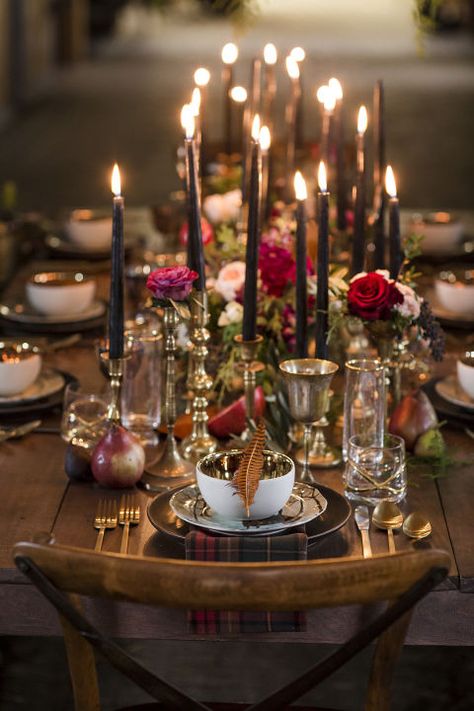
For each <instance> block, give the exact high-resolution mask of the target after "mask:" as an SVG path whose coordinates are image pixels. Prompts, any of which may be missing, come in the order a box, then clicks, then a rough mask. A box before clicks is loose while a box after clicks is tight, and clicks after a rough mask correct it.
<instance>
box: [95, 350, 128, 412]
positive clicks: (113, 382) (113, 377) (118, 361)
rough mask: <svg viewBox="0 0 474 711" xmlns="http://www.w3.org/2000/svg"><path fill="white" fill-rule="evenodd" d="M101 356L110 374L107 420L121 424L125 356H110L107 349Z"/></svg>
mask: <svg viewBox="0 0 474 711" xmlns="http://www.w3.org/2000/svg"><path fill="white" fill-rule="evenodd" d="M100 358H101V360H102V362H103V363H104V365H105V368H106V370H107V372H108V374H109V383H110V403H109V406H108V408H107V420H108V421H109V422H112V423H114V424H117V425H119V424H120V423H121V419H122V417H121V404H120V397H121V393H122V380H123V365H124V361H125V358H124V357H123V356H121V357H120V358H112V357H110V352H107V351H106V352H104V353H101V355H100Z"/></svg>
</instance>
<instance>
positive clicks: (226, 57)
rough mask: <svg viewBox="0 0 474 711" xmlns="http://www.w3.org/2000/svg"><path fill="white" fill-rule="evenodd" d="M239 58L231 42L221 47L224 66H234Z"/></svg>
mask: <svg viewBox="0 0 474 711" xmlns="http://www.w3.org/2000/svg"><path fill="white" fill-rule="evenodd" d="M238 56H239V49H238V47H237V45H236V44H234V43H233V42H227V44H225V45H224V46H223V47H222V52H221V57H222V61H223V62H224V64H234V62H235V61H236V59H237V57H238Z"/></svg>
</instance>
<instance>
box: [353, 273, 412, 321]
mask: <svg viewBox="0 0 474 711" xmlns="http://www.w3.org/2000/svg"><path fill="white" fill-rule="evenodd" d="M402 301H403V295H402V294H401V293H400V292H399V291H398V289H397V288H396V286H395V284H394V283H393V282H389V281H387V279H385V277H384V276H382V274H377V273H376V272H369V274H366V275H365V276H361V277H359V278H357V279H354V281H352V283H351V285H350V287H349V291H348V292H347V304H348V306H349V313H351V314H352V315H353V316H359V318H363V319H365V320H366V321H377V320H382V321H383V320H387V319H389V318H390V317H391V310H392V308H393V307H394V306H395V304H400V303H401V302H402Z"/></svg>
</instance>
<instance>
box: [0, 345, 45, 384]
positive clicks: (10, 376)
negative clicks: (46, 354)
mask: <svg viewBox="0 0 474 711" xmlns="http://www.w3.org/2000/svg"><path fill="white" fill-rule="evenodd" d="M41 364H42V359H41V356H40V355H39V354H38V353H36V352H35V351H34V349H33V346H31V345H30V344H29V343H27V342H18V343H11V342H10V343H6V342H3V341H0V397H10V396H11V395H18V394H19V393H21V392H23V391H24V390H26V389H27V388H29V387H30V385H33V383H34V382H35V380H36V378H37V377H38V375H39V374H40V371H41Z"/></svg>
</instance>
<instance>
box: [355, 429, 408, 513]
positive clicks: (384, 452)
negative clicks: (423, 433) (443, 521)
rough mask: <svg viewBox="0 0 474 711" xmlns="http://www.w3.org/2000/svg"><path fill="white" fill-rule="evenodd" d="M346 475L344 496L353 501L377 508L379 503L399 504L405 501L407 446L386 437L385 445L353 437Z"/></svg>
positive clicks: (398, 439) (358, 436)
mask: <svg viewBox="0 0 474 711" xmlns="http://www.w3.org/2000/svg"><path fill="white" fill-rule="evenodd" d="M348 445H349V446H348V457H347V463H346V469H345V472H344V486H345V495H346V497H347V498H348V499H350V500H351V501H357V502H358V503H364V504H369V506H376V505H377V504H378V503H379V502H380V501H384V500H385V501H393V502H395V503H396V502H399V501H401V500H402V499H404V498H405V494H406V489H407V471H406V462H405V442H404V440H403V439H402V438H401V437H397V436H396V435H385V437H384V438H383V443H382V445H380V444H379V442H378V438H377V441H373V442H372V443H370V442H368V441H367V437H365V436H360V435H354V436H353V437H350V439H349V443H348Z"/></svg>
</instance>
